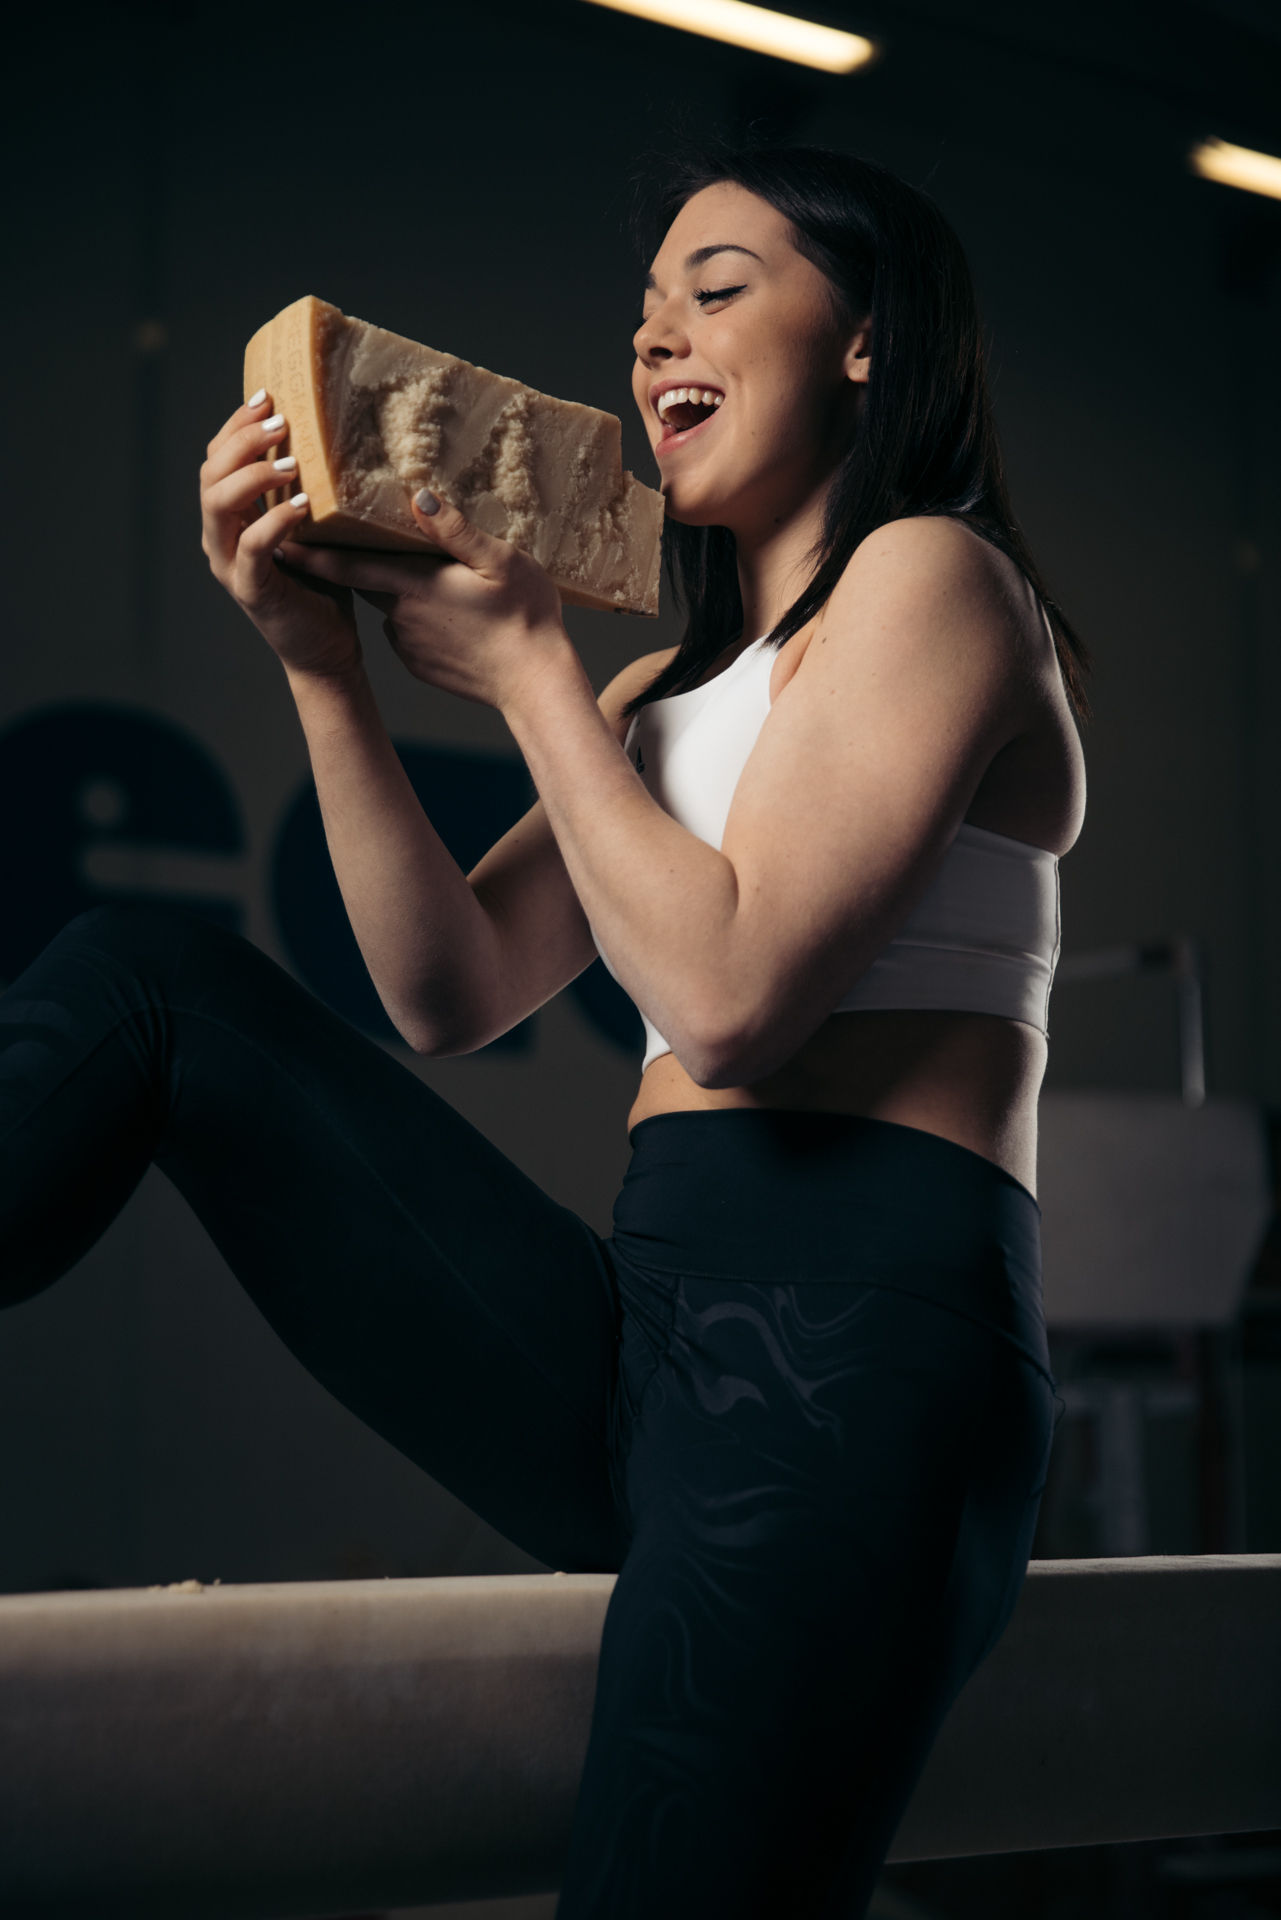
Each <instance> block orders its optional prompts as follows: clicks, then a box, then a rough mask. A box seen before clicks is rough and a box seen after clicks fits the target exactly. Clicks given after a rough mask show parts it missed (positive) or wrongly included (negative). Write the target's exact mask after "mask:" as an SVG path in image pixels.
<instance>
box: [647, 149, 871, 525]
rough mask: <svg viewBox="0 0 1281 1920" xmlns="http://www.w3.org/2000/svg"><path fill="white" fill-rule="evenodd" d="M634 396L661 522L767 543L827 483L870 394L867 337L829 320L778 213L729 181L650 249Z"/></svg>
mask: <svg viewBox="0 0 1281 1920" xmlns="http://www.w3.org/2000/svg"><path fill="white" fill-rule="evenodd" d="M635 344H636V370H635V374H634V376H633V390H634V392H635V395H636V404H637V406H638V407H639V408H640V411H641V418H642V419H643V420H644V422H645V427H646V430H647V432H648V434H649V437H650V444H651V445H652V447H653V449H654V454H655V458H656V459H657V461H658V464H659V470H660V472H661V474H662V488H663V493H664V495H665V497H666V501H667V511H668V514H669V515H670V516H671V518H672V519H674V520H680V521H683V522H684V523H685V524H686V525H687V526H695V527H703V526H722V527H729V528H730V529H731V530H732V531H733V532H735V533H736V534H738V535H739V536H740V538H742V537H744V536H747V537H753V536H754V537H756V538H762V537H764V536H765V535H766V534H768V532H769V530H770V528H771V527H773V526H777V525H779V524H781V523H782V522H784V521H786V520H787V519H789V518H790V517H791V515H792V513H794V512H795V511H796V510H798V509H799V508H801V507H803V506H804V505H805V504H806V502H807V501H809V500H811V499H812V497H813V495H814V493H815V491H816V490H817V489H819V488H821V487H822V486H823V484H824V483H825V482H826V481H827V480H828V479H829V478H830V476H831V474H832V472H833V471H834V469H835V467H836V464H837V462H838V461H839V459H840V457H841V455H842V453H843V452H844V450H845V448H846V446H847V445H848V444H849V437H850V434H851V433H852V432H853V429H854V425H855V422H856V420H857V417H858V409H859V406H860V404H861V398H862V395H863V392H864V390H865V386H866V381H867V373H868V365H869V362H868V359H867V344H868V336H867V330H866V328H865V327H864V328H862V329H860V330H859V332H858V333H856V334H855V335H854V336H853V338H851V337H850V335H849V334H848V333H847V332H845V331H843V330H842V329H841V327H840V325H839V324H838V322H837V320H836V317H835V314H834V312H833V305H832V296H831V288H830V285H829V283H828V281H827V280H826V278H825V277H824V275H823V274H822V273H820V272H819V270H818V268H817V267H816V266H814V265H813V263H812V262H811V261H809V260H807V259H806V258H805V256H804V255H803V254H800V253H798V252H797V251H796V248H795V247H794V246H793V244H792V239H791V228H790V226H789V224H788V222H787V221H786V220H785V219H784V218H783V216H782V214H780V213H777V212H776V211H775V209H774V208H773V207H771V206H770V205H769V204H768V202H767V201H765V200H761V199H758V198H757V196H756V195H755V194H754V193H749V192H748V191H747V189H746V188H745V187H740V186H737V185H735V184H733V183H732V182H729V181H724V182H720V183H718V184H717V185H716V186H714V187H707V188H705V189H704V190H703V192H702V193H698V194H695V195H694V197H693V199H692V200H690V201H689V202H688V203H687V204H686V205H685V206H684V207H682V209H681V211H680V213H679V214H678V215H677V216H676V219H675V221H674V222H673V223H672V226H671V228H670V230H669V232H668V234H667V237H666V239H665V240H664V241H663V244H662V246H661V247H660V248H659V251H658V256H657V258H656V259H655V261H654V265H653V270H652V272H651V274H650V277H649V285H648V290H647V292H646V294H645V317H644V319H643V320H642V322H641V325H640V328H639V330H638V331H637V334H636V343H635Z"/></svg>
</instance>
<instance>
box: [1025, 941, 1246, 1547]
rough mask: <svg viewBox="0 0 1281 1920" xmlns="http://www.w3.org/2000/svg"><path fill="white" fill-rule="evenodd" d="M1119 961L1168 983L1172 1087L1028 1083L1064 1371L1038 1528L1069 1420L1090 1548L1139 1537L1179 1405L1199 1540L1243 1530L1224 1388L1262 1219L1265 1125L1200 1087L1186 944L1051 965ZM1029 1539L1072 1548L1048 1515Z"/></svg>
mask: <svg viewBox="0 0 1281 1920" xmlns="http://www.w3.org/2000/svg"><path fill="white" fill-rule="evenodd" d="M1126 974H1149V975H1154V976H1164V977H1165V978H1167V979H1172V980H1173V981H1174V982H1175V985H1176V988H1177V992H1178V1008H1179V1053H1180V1068H1181V1080H1182V1095H1181V1097H1176V1096H1173V1095H1167V1094H1155V1093H1118V1092H1107V1091H1102V1090H1081V1091H1071V1092H1048V1093H1045V1094H1043V1095H1042V1098H1041V1108H1040V1131H1041V1137H1040V1154H1039V1186H1040V1200H1041V1209H1042V1237H1043V1257H1044V1274H1045V1317H1046V1321H1047V1323H1048V1324H1049V1327H1050V1329H1051V1334H1052V1336H1054V1337H1055V1348H1056V1371H1059V1372H1060V1373H1061V1374H1065V1376H1066V1377H1065V1378H1064V1384H1063V1386H1062V1397H1063V1402H1064V1414H1065V1420H1066V1422H1067V1423H1068V1424H1067V1425H1065V1427H1064V1430H1063V1432H1062V1434H1061V1435H1060V1444H1059V1446H1058V1447H1056V1469H1057V1470H1058V1477H1057V1479H1056V1475H1055V1473H1052V1476H1051V1485H1050V1488H1049V1490H1048V1493H1047V1503H1046V1514H1045V1518H1044V1520H1043V1528H1042V1531H1043V1533H1045V1531H1046V1522H1047V1521H1049V1522H1051V1524H1050V1525H1049V1529H1048V1531H1049V1535H1050V1537H1051V1540H1053V1536H1054V1532H1055V1528H1054V1525H1053V1524H1052V1522H1053V1516H1054V1514H1055V1512H1056V1510H1058V1509H1060V1508H1061V1507H1062V1504H1063V1493H1064V1489H1063V1487H1062V1485H1061V1480H1062V1472H1063V1470H1064V1464H1065V1460H1066V1458H1068V1457H1069V1456H1068V1455H1065V1451H1064V1442H1066V1441H1067V1439H1068V1436H1069V1428H1070V1425H1071V1423H1084V1424H1086V1425H1088V1427H1089V1428H1090V1430H1091V1434H1092V1436H1093V1437H1092V1442H1091V1445H1090V1446H1089V1447H1088V1448H1086V1449H1084V1452H1083V1450H1082V1449H1081V1448H1080V1447H1075V1448H1074V1452H1073V1455H1072V1457H1075V1458H1076V1460H1077V1462H1078V1464H1079V1463H1080V1461H1081V1460H1082V1459H1083V1458H1085V1457H1086V1456H1087V1455H1088V1456H1090V1457H1092V1459H1093V1462H1094V1475H1093V1477H1094V1485H1093V1486H1092V1487H1090V1488H1089V1489H1088V1491H1084V1492H1083V1493H1082V1494H1081V1495H1080V1496H1079V1497H1078V1503H1077V1504H1078V1506H1082V1505H1085V1506H1090V1507H1092V1508H1093V1509H1094V1516H1095V1517H1094V1523H1093V1529H1094V1539H1095V1546H1094V1547H1093V1548H1090V1549H1087V1550H1093V1551H1098V1550H1101V1551H1103V1552H1104V1553H1109V1554H1140V1553H1146V1552H1148V1551H1149V1549H1150V1547H1151V1545H1152V1544H1153V1542H1152V1532H1151V1526H1150V1512H1149V1507H1150V1502H1149V1488H1148V1470H1149V1460H1150V1456H1151V1450H1152V1444H1153V1440H1154V1436H1155V1434H1156V1433H1157V1432H1158V1431H1161V1432H1164V1433H1166V1434H1167V1435H1170V1434H1173V1433H1174V1431H1175V1428H1176V1425H1177V1423H1178V1422H1179V1421H1180V1420H1181V1421H1182V1422H1183V1425H1184V1427H1185V1429H1186V1428H1187V1427H1192V1428H1194V1429H1195V1432H1196V1441H1195V1446H1194V1449H1193V1451H1194V1454H1195V1455H1196V1457H1197V1464H1196V1466H1195V1469H1194V1471H1195V1474H1196V1478H1197V1482H1198V1484H1197V1487H1196V1490H1195V1502H1196V1504H1197V1505H1198V1506H1199V1510H1200V1534H1201V1544H1202V1546H1203V1547H1206V1548H1208V1549H1210V1550H1217V1549H1219V1548H1222V1547H1226V1546H1237V1545H1240V1544H1243V1533H1244V1494H1243V1491H1242V1489H1243V1484H1244V1475H1243V1467H1242V1460H1241V1436H1240V1431H1239V1429H1240V1419H1239V1404H1240V1391H1239V1379H1238V1378H1237V1377H1236V1376H1237V1371H1238V1370H1237V1369H1236V1368H1235V1366H1234V1364H1233V1360H1232V1354H1231V1353H1230V1351H1229V1349H1230V1348H1231V1347H1232V1336H1231V1334H1230V1332H1229V1331H1228V1330H1229V1329H1231V1328H1232V1327H1233V1325H1234V1323H1235V1321H1236V1319H1237V1315H1238V1312H1239V1309H1240V1306H1241V1300H1242V1296H1243V1294H1244V1292H1245V1289H1246V1285H1247V1282H1248V1279H1249V1275H1250V1272H1251V1269H1252V1267H1253V1265H1254V1262H1255V1259H1256V1258H1257V1255H1258V1251H1259V1247H1260V1245H1261V1243H1262V1241H1263V1237H1264V1235H1265V1233H1266V1231H1267V1227H1268V1222H1269V1219H1270V1217H1271V1211H1272V1196H1271V1191H1270V1189H1271V1177H1270V1166H1269V1151H1268V1140H1267V1134H1266V1129H1265V1126H1264V1120H1263V1115H1262V1113H1261V1111H1260V1110H1259V1109H1258V1108H1257V1107H1256V1106H1254V1105H1253V1104H1252V1103H1250V1102H1249V1101H1245V1100H1229V1099H1219V1098H1215V1099H1207V1097H1206V1087H1205V1050H1204V1036H1203V1025H1202V1006H1201V980H1202V969H1201V960H1200V954H1199V951H1198V948H1197V946H1196V943H1195V941H1193V940H1192V939H1190V938H1189V937H1188V936H1187V935H1186V934H1176V935H1174V936H1172V937H1170V938H1166V939H1161V940H1151V941H1144V942H1136V943H1134V944H1131V945H1127V946H1118V947H1109V948H1105V949H1102V950H1100V951H1097V952H1093V953H1083V954H1077V955H1073V956H1070V957H1069V958H1068V959H1066V960H1064V961H1062V962H1061V963H1060V966H1059V971H1058V979H1059V980H1060V981H1062V982H1066V983H1068V984H1072V983H1078V982H1088V981H1093V980H1106V979H1115V978H1118V977H1120V976H1122V975H1126ZM1162 1344H1164V1346H1165V1347H1166V1348H1168V1349H1169V1350H1170V1353H1171V1356H1173V1354H1174V1350H1175V1349H1176V1348H1177V1349H1179V1351H1180V1353H1181V1361H1182V1367H1181V1377H1179V1378H1174V1377H1170V1374H1169V1365H1170V1361H1169V1360H1167V1362H1166V1364H1165V1367H1164V1369H1163V1368H1162V1367H1161V1365H1160V1364H1159V1363H1158V1362H1157V1361H1156V1359H1155V1348H1156V1347H1159V1346H1161V1345H1162ZM1127 1345H1128V1348H1129V1352H1128V1355H1127V1352H1126V1348H1127ZM1069 1348H1075V1351H1074V1352H1073V1353H1072V1355H1071V1357H1070V1358H1069V1355H1068V1351H1067V1349H1069ZM1092 1348H1093V1351H1091V1349H1092ZM1162 1372H1164V1375H1165V1377H1160V1376H1161V1374H1162ZM1157 1544H1158V1545H1160V1544H1162V1543H1161V1541H1160V1540H1159V1539H1158V1541H1157ZM1179 1544H1180V1545H1183V1544H1185V1542H1184V1541H1180V1542H1179ZM1186 1544H1192V1542H1187V1543H1186ZM1046 1550H1048V1551H1049V1552H1051V1553H1053V1552H1061V1551H1065V1550H1066V1551H1075V1550H1077V1548H1075V1547H1072V1546H1067V1544H1066V1543H1065V1542H1064V1541H1063V1540H1062V1538H1061V1529H1060V1540H1059V1543H1058V1544H1057V1545H1056V1544H1050V1545H1049V1546H1048V1548H1047V1549H1046Z"/></svg>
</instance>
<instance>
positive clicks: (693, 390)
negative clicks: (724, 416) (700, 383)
mask: <svg viewBox="0 0 1281 1920" xmlns="http://www.w3.org/2000/svg"><path fill="white" fill-rule="evenodd" d="M724 399H725V395H724V394H723V393H713V392H712V390H711V388H710V387H669V388H668V389H667V392H666V393H660V394H659V396H658V399H657V401H656V402H655V406H656V409H657V412H658V417H659V419H660V420H661V419H662V417H663V415H664V414H665V413H666V412H667V410H668V408H669V407H684V406H695V407H700V406H701V407H719V406H721V405H722V404H723V403H724Z"/></svg>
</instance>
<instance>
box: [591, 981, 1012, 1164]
mask: <svg viewBox="0 0 1281 1920" xmlns="http://www.w3.org/2000/svg"><path fill="white" fill-rule="evenodd" d="M1045 1060H1046V1043H1045V1036H1044V1034H1042V1033H1039V1032H1038V1031H1037V1029H1036V1028H1035V1027H1029V1026H1025V1025H1024V1024H1023V1023H1022V1022H1021V1021H1019V1020H1006V1019H1002V1018H1000V1017H999V1016H997V1015H994V1014H985V1013H834V1014H833V1015H832V1016H831V1018H830V1019H828V1020H826V1021H824V1023H823V1025H822V1026H821V1027H820V1028H819V1029H818V1031H817V1032H816V1033H815V1034H813V1035H812V1036H811V1038H810V1039H809V1040H807V1041H806V1043H805V1045H804V1046H803V1047H802V1048H801V1050H800V1052H799V1053H797V1054H795V1055H794V1056H793V1058H792V1059H791V1060H789V1061H788V1062H787V1063H786V1065H784V1066H782V1067H779V1068H778V1069H777V1070H776V1071H775V1072H774V1073H771V1074H767V1075H766V1077H765V1078H764V1079H763V1080H757V1081H754V1082H753V1083H752V1085H750V1086H746V1087H700V1086H699V1085H698V1084H697V1082H696V1081H694V1080H691V1078H690V1076H689V1075H688V1074H687V1073H686V1071H685V1069H684V1067H682V1066H681V1064H680V1062H679V1060H677V1058H676V1056H675V1054H671V1053H664V1054H660V1056H659V1058H658V1059H657V1060H655V1061H654V1062H653V1064H652V1065H651V1066H650V1067H649V1068H648V1069H647V1070H646V1072H645V1075H644V1078H643V1079H642V1081H641V1084H640V1091H639V1093H638V1094H637V1097H636V1104H635V1105H634V1106H633V1108H632V1110H631V1113H630V1115H629V1116H628V1123H627V1124H628V1127H629V1128H631V1127H634V1126H635V1125H636V1124H637V1122H638V1121H641V1120H649V1119H652V1118H653V1117H654V1116H655V1115H656V1114H661V1113H713V1112H717V1111H720V1110H722V1109H725V1108H730V1107H777V1108H783V1109H786V1110H788V1111H791V1112H801V1113H849V1114H858V1115H862V1116H864V1117H865V1118H867V1119H871V1120H890V1121H893V1122H894V1123H895V1124H896V1125H898V1126H901V1127H918V1128H920V1130H921V1131H922V1132H923V1133H933V1134H937V1135H939V1136H940V1138H942V1139H944V1140H951V1141H954V1142H955V1144H956V1145H957V1146H958V1147H968V1148H969V1150H970V1152H972V1153H980V1154H982V1155H983V1157H984V1159H986V1160H992V1161H994V1162H995V1163H996V1165H997V1166H998V1167H1002V1168H1004V1170H1005V1171H1006V1173H1009V1174H1012V1175H1013V1177H1014V1179H1016V1180H1018V1181H1019V1182H1020V1183H1021V1184H1022V1185H1023V1186H1025V1187H1026V1188H1027V1189H1028V1191H1029V1193H1033V1194H1034V1193H1035V1192H1036V1105H1037V1097H1038V1095H1039V1093H1040V1089H1041V1078H1042V1075H1043V1074H1044V1072H1045Z"/></svg>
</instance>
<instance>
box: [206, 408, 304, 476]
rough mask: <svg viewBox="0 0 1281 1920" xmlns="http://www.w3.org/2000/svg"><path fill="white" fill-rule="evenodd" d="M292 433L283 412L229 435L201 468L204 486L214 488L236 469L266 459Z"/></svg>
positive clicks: (255, 421)
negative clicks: (215, 484)
mask: <svg viewBox="0 0 1281 1920" xmlns="http://www.w3.org/2000/svg"><path fill="white" fill-rule="evenodd" d="M288 431H289V422H288V421H287V420H286V419H285V416H284V414H283V413H273V414H270V415H268V417H267V418H266V419H265V420H253V421H249V422H247V423H246V424H245V425H244V426H242V427H241V428H239V430H238V431H237V432H235V433H233V434H230V435H228V437H227V439H225V440H224V441H223V443H222V445H221V446H220V447H219V448H218V449H217V451H216V452H214V453H211V454H210V455H209V457H208V459H207V460H206V461H205V463H204V465H203V467H201V469H200V484H201V486H202V487H208V486H212V485H213V483H214V482H215V481H216V480H225V479H226V477H227V475H228V474H229V473H234V472H235V471H236V468H237V467H243V466H246V465H248V463H249V462H250V461H251V460H266V459H269V458H270V457H271V453H272V448H273V447H278V446H279V445H280V442H281V441H282V440H283V439H284V437H285V435H286V434H287V433H288Z"/></svg>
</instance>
